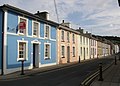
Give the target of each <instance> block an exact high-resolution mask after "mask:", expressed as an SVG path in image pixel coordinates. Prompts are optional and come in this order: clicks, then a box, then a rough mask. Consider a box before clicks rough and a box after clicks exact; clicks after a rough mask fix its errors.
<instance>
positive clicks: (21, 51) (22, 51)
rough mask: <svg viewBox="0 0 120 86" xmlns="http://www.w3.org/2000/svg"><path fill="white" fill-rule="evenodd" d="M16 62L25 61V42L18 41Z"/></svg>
mask: <svg viewBox="0 0 120 86" xmlns="http://www.w3.org/2000/svg"><path fill="white" fill-rule="evenodd" d="M17 60H18V61H19V60H27V42H26V41H18V58H17Z"/></svg>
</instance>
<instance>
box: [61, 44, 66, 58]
mask: <svg viewBox="0 0 120 86" xmlns="http://www.w3.org/2000/svg"><path fill="white" fill-rule="evenodd" d="M62 46H64V56H63V55H62ZM61 57H62V58H65V45H61Z"/></svg>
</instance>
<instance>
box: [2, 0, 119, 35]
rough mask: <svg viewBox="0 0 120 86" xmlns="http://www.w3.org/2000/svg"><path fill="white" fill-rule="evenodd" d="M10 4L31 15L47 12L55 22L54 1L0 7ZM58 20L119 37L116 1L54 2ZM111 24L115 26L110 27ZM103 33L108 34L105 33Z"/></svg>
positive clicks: (22, 0)
mask: <svg viewBox="0 0 120 86" xmlns="http://www.w3.org/2000/svg"><path fill="white" fill-rule="evenodd" d="M4 3H6V4H10V5H14V6H16V7H19V8H21V9H23V10H26V11H28V12H31V13H33V14H34V13H35V12H36V11H38V10H39V11H48V12H49V13H50V19H51V20H53V21H57V17H56V12H55V7H54V0H32V1H29V0H0V5H2V4H4ZM56 3H57V9H58V15H59V19H60V21H61V20H63V19H64V20H65V21H68V22H71V23H72V26H73V27H74V28H78V27H79V26H80V27H83V28H84V29H85V30H88V31H89V32H91V29H92V32H93V33H94V34H100V35H110V34H111V35H117V36H120V31H119V32H118V31H116V30H119V26H120V24H119V22H120V8H119V7H118V3H117V0H56ZM111 24H114V25H115V28H114V27H110V25H111ZM105 31H107V32H109V33H107V32H106V33H105Z"/></svg>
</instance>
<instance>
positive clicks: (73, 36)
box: [72, 33, 75, 43]
mask: <svg viewBox="0 0 120 86" xmlns="http://www.w3.org/2000/svg"><path fill="white" fill-rule="evenodd" d="M72 41H73V43H75V34H74V33H73V34H72Z"/></svg>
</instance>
